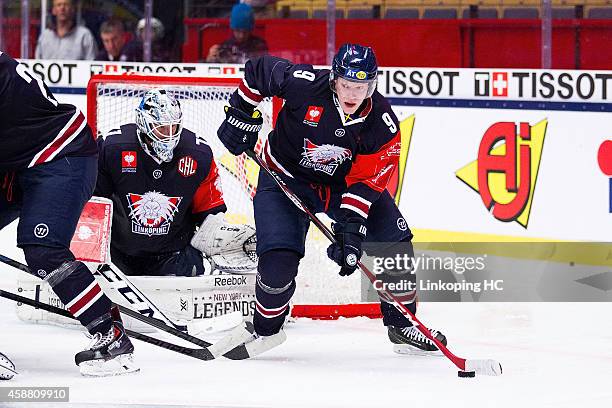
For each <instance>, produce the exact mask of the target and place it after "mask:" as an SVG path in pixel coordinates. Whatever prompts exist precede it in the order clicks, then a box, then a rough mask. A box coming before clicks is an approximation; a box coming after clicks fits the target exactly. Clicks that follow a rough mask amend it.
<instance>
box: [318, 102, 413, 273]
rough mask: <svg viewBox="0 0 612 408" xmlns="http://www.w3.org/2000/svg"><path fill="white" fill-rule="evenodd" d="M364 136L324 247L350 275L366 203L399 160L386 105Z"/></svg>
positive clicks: (363, 232) (394, 124)
mask: <svg viewBox="0 0 612 408" xmlns="http://www.w3.org/2000/svg"><path fill="white" fill-rule="evenodd" d="M364 138H365V139H368V141H367V142H369V143H370V146H365V149H364V150H365V152H363V153H360V154H358V155H357V158H356V160H355V162H354V163H353V166H352V167H351V171H350V172H349V174H348V175H347V177H346V184H347V190H346V191H345V192H344V194H342V201H341V203H340V212H339V214H338V216H337V217H336V222H335V223H334V224H333V225H332V229H333V232H334V236H335V238H336V243H334V244H332V245H330V246H329V247H328V249H327V254H328V256H329V257H330V258H331V259H332V260H333V261H334V262H336V263H337V264H338V265H340V266H341V269H340V275H350V274H352V273H353V272H354V271H355V269H356V268H357V261H358V260H359V258H360V257H361V255H362V251H361V244H362V242H363V240H364V239H365V237H366V235H367V230H366V227H365V224H366V219H367V218H368V215H369V212H370V207H371V206H372V204H373V203H375V202H376V201H377V200H378V199H379V198H380V195H381V194H382V192H383V191H384V190H385V189H386V188H387V185H388V184H389V180H390V179H391V176H392V175H393V173H394V172H395V169H396V168H397V165H398V162H399V154H400V147H401V136H400V132H399V123H398V121H397V118H396V117H395V115H393V112H392V111H391V108H390V107H389V108H388V110H387V111H385V112H384V113H383V114H382V115H381V117H379V118H377V119H376V123H375V124H374V126H372V129H370V131H369V134H367V135H365V137H364Z"/></svg>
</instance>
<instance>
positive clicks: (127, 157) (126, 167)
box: [121, 150, 138, 173]
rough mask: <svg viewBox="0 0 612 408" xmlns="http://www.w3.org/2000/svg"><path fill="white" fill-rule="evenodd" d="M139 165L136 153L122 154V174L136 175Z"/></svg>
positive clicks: (126, 152) (125, 151)
mask: <svg viewBox="0 0 612 408" xmlns="http://www.w3.org/2000/svg"><path fill="white" fill-rule="evenodd" d="M137 164H138V160H137V155H136V152H135V151H127V150H124V151H122V152H121V172H122V173H136V165H137Z"/></svg>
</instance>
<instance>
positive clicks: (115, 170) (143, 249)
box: [94, 89, 257, 276]
mask: <svg viewBox="0 0 612 408" xmlns="http://www.w3.org/2000/svg"><path fill="white" fill-rule="evenodd" d="M182 123H183V114H182V111H181V107H180V103H179V102H178V101H177V100H176V99H175V98H174V97H173V96H172V95H171V94H169V93H168V92H166V91H165V90H163V89H153V90H150V91H147V92H146V94H145V95H144V97H143V98H142V101H141V102H140V104H139V106H138V107H137V108H136V123H132V124H127V125H123V126H121V127H119V128H118V129H113V130H111V131H109V132H108V133H107V134H106V135H105V137H100V138H99V140H98V147H99V161H98V180H97V184H96V189H95V192H94V195H97V196H101V197H106V198H109V199H111V200H112V201H113V207H114V214H113V228H112V235H111V247H110V252H111V259H112V261H113V263H114V264H115V265H116V266H117V267H118V268H120V269H121V270H122V271H123V272H124V273H125V274H126V275H149V276H150V275H155V276H166V275H176V276H197V275H202V274H204V273H206V272H208V269H211V270H215V269H216V270H220V271H222V272H231V273H242V272H248V271H251V270H254V269H255V268H256V267H257V256H256V255H255V244H256V241H255V229H254V228H253V227H251V226H248V225H233V224H232V225H230V224H227V223H225V221H224V220H223V216H224V214H223V213H224V211H226V207H225V203H224V201H223V195H222V191H221V180H220V178H219V173H218V170H217V166H216V164H215V161H214V158H213V153H212V151H211V149H210V147H209V146H208V145H207V144H206V143H205V142H204V141H203V140H202V139H201V138H198V137H197V136H196V134H195V133H193V132H192V131H190V130H188V129H185V128H183V126H182ZM198 226H199V228H197V227H198ZM196 228H197V231H196Z"/></svg>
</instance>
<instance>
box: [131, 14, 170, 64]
mask: <svg viewBox="0 0 612 408" xmlns="http://www.w3.org/2000/svg"><path fill="white" fill-rule="evenodd" d="M144 28H145V19H144V18H142V19H140V20H139V21H138V25H137V26H136V37H137V38H136V40H134V41H132V42H130V43H129V44H127V45H126V47H125V56H126V61H142V60H143V58H142V57H143V46H144ZM151 31H152V38H151V62H168V61H170V54H169V51H168V49H167V48H166V47H165V46H164V44H163V38H164V25H163V24H162V22H161V21H159V20H158V19H157V18H155V17H152V18H151Z"/></svg>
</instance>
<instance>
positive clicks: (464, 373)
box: [457, 370, 476, 378]
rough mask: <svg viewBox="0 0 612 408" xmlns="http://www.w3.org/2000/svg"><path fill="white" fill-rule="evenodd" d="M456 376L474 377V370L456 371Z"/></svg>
mask: <svg viewBox="0 0 612 408" xmlns="http://www.w3.org/2000/svg"><path fill="white" fill-rule="evenodd" d="M457 376H458V377H461V378H473V377H476V371H461V370H459V371H457Z"/></svg>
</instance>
